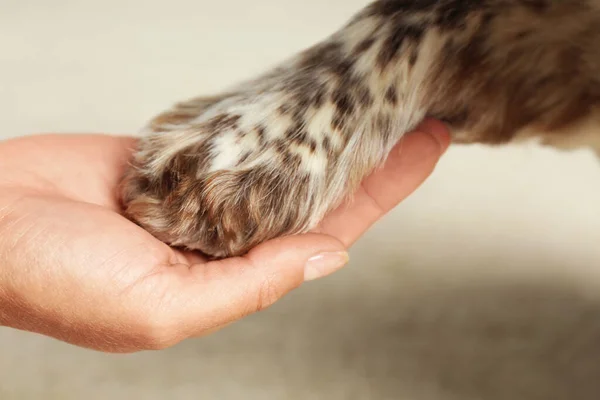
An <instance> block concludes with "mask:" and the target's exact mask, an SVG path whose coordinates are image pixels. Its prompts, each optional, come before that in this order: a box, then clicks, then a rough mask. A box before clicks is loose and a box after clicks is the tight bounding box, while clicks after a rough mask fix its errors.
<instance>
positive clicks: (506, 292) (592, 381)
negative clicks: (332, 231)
mask: <svg viewBox="0 0 600 400" xmlns="http://www.w3.org/2000/svg"><path fill="white" fill-rule="evenodd" d="M365 3H366V1H364V0H327V1H321V0H304V1H295V0H253V1H245V0H220V1H209V0H170V1H163V2H160V1H143V0H103V1H90V0H88V1H74V0H52V1H48V0H1V1H0V49H2V51H0V110H2V112H1V113H0V121H1V123H2V124H1V126H2V132H0V137H3V138H6V137H11V136H17V135H24V134H30V133H35V132H47V131H57V132H64V131H68V132H111V133H131V132H134V131H135V130H136V129H137V128H138V127H140V126H141V125H143V124H144V123H145V122H146V120H147V119H148V118H149V117H151V116H153V115H154V114H155V113H156V112H158V111H161V110H162V109H163V108H164V107H166V106H168V105H170V104H171V103H172V102H174V101H178V100H181V99H184V98H186V97H189V96H194V95H198V94H202V93H211V92H214V91H215V90H218V89H220V88H223V87H226V86H228V85H229V84H231V83H233V82H234V81H236V80H239V79H244V78H246V77H249V76H251V75H252V74H254V73H257V72H261V71H262V70H263V69H264V68H265V67H266V66H269V65H272V64H274V63H275V62H277V61H279V60H281V59H282V58H284V57H286V56H288V55H290V54H291V53H292V52H294V51H296V50H298V49H300V48H302V47H304V46H306V45H309V44H311V43H312V42H314V41H316V40H318V39H320V38H321V37H323V36H324V35H326V34H328V33H329V32H332V31H333V30H334V29H335V28H336V27H337V26H338V25H339V24H341V23H342V22H344V21H345V20H346V19H347V18H348V17H349V16H350V15H351V14H352V13H353V12H354V11H355V10H357V9H358V8H359V7H360V6H362V5H364V4H365ZM352 256H353V261H352V263H351V265H349V267H348V268H347V269H346V270H344V271H342V272H340V273H338V274H337V275H335V276H333V277H331V278H329V279H326V280H323V281H320V282H314V283H311V284H307V285H306V286H305V287H303V288H301V289H299V290H297V291H296V292H295V293H293V294H292V295H290V296H289V297H288V298H286V299H285V300H284V301H282V302H281V303H279V304H277V305H276V306H274V307H273V308H272V309H270V310H268V311H267V312H264V313H262V314H260V315H256V316H253V317H251V318H248V319H247V320H245V321H243V322H241V323H238V324H236V325H234V326H232V327H230V328H228V329H226V330H224V331H223V332H221V333H218V334H216V335H214V336H212V337H209V338H206V339H203V340H190V341H187V342H185V343H182V344H181V345H179V346H177V347H175V348H173V349H170V350H167V351H163V352H156V353H144V354H138V355H132V356H113V355H102V354H97V353H94V352H89V351H85V350H80V349H77V348H74V347H70V346H67V345H64V344H61V343H57V342H55V341H53V340H49V339H46V338H43V337H39V336H36V335H31V334H26V333H21V332H16V331H11V330H8V329H0V399H2V400H29V399H36V400H37V399H44V400H47V399H60V400H71V399H89V400H94V399H102V400H105V399H112V400H120V399H130V398H131V399H134V398H139V399H146V400H150V399H211V400H212V399H244V400H251V399H260V400H264V399H277V400H279V399H315V400H317V399H327V400H353V399H357V400H367V399H377V400H387V399H399V400H455V399H456V400H479V399H483V400H538V399H540V400H571V399H573V400H588V399H589V400H592V399H598V398H600V381H598V377H599V376H600V163H598V161H597V160H596V159H595V158H594V157H593V156H592V155H591V152H586V151H580V152H576V153H563V154H560V153H556V152H553V151H551V150H548V149H539V148H535V147H515V148H506V149H496V150H492V149H485V148H475V147H471V148H455V149H452V150H451V151H450V152H449V153H448V154H447V155H446V156H445V157H444V159H443V161H442V162H441V163H440V165H439V167H438V170H437V172H436V173H435V174H434V176H433V177H432V178H431V179H430V180H429V181H428V182H427V183H426V184H425V185H424V186H423V187H422V188H421V189H420V190H419V191H418V193H416V194H415V195H414V196H412V197H411V198H410V199H408V200H407V201H406V202H405V203H403V204H402V205H401V206H399V207H398V209H397V210H395V211H394V212H393V213H392V214H391V215H390V216H389V217H388V218H386V219H385V220H384V221H382V222H381V223H380V224H378V225H377V226H376V227H375V228H374V229H373V230H372V231H371V232H370V233H369V234H368V235H366V236H365V237H364V238H363V240H362V241H361V242H360V243H358V244H357V245H356V247H355V248H354V249H353V252H352ZM199 295H201V294H200V293H199Z"/></svg>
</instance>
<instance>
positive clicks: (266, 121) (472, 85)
mask: <svg viewBox="0 0 600 400" xmlns="http://www.w3.org/2000/svg"><path fill="white" fill-rule="evenodd" d="M425 117H433V118H437V119H440V120H443V121H445V122H446V123H447V124H448V126H449V127H450V128H451V130H452V133H453V141H454V142H455V143H484V144H490V145H499V144H504V143H508V142H511V141H516V140H521V139H526V138H533V137H537V138H539V139H540V140H541V141H542V142H543V143H546V144H549V145H553V146H557V147H578V146H582V145H588V146H593V147H595V149H596V150H598V151H600V0H570V1H569V0H564V1H560V0H379V1H375V2H373V3H372V4H370V5H369V6H367V7H366V8H365V9H364V10H362V11H361V12H359V13H358V14H357V15H356V16H355V17H354V18H353V19H352V20H351V21H350V22H349V23H348V24H346V25H345V26H343V27H342V28H341V29H340V30H339V31H337V32H336V33H334V34H333V35H332V36H330V37H329V38H327V39H326V40H324V41H322V42H321V43H318V44H316V45H315V46H313V47H311V48H309V49H307V50H305V51H303V52H301V53H300V54H298V55H297V56H295V57H292V58H291V59H289V60H288V61H286V62H284V63H282V64H281V65H280V66H279V67H277V68H275V69H274V70H272V71H270V72H268V73H267V74H265V75H263V76H260V77H258V78H256V79H254V80H251V81H249V82H245V83H242V84H240V85H238V86H236V87H234V88H232V89H231V90H230V91H228V92H227V93H223V94H219V95H216V96H213V97H201V98H197V99H192V100H190V101H187V102H183V103H180V104H178V105H176V106H174V107H173V108H172V109H171V110H169V111H167V112H165V113H163V114H161V115H159V116H158V117H156V118H154V119H153V120H152V121H151V122H150V123H149V125H148V126H147V128H146V130H145V131H146V135H145V136H144V137H143V138H142V139H141V140H140V142H139V148H138V149H137V151H136V152H135V155H134V159H133V160H132V166H131V168H130V169H129V170H128V171H127V172H126V175H125V177H124V179H123V182H122V188H121V197H122V202H123V206H124V210H125V215H126V216H128V217H129V218H130V219H132V220H133V221H135V222H136V223H138V224H139V225H140V226H142V227H143V228H145V229H146V230H147V231H149V232H150V233H152V234H153V235H154V236H155V237H157V238H158V239H160V240H162V241H164V242H166V243H168V244H170V245H173V246H178V247H184V248H187V249H193V250H199V251H201V252H203V253H204V254H206V255H209V256H212V257H228V256H235V255H240V254H243V253H245V252H247V251H248V250H249V249H251V248H252V247H254V246H256V245H258V244H260V243H262V242H264V241H266V240H269V239H272V238H275V237H278V236H283V235H291V234H297V233H302V232H306V231H309V230H310V229H312V228H313V227H315V225H316V224H318V222H319V221H320V220H321V219H322V218H323V217H324V215H325V214H326V213H327V212H328V211H330V210H332V209H333V208H334V207H336V206H338V205H339V204H340V202H341V201H343V200H344V199H345V198H346V196H347V195H349V194H351V193H353V192H354V190H355V189H356V187H357V185H359V184H360V182H361V181H362V180H363V178H364V177H365V176H366V175H368V174H369V173H371V172H372V171H373V170H374V169H375V168H377V167H378V166H379V165H381V164H382V163H383V161H385V159H386V156H387V154H388V153H389V151H390V150H391V149H392V147H393V146H394V145H395V144H396V143H397V142H398V140H399V139H400V138H401V137H402V135H403V134H405V133H406V132H409V131H410V130H411V129H413V128H415V127H416V125H417V124H419V123H420V122H421V121H422V120H423V119H424V118H425Z"/></svg>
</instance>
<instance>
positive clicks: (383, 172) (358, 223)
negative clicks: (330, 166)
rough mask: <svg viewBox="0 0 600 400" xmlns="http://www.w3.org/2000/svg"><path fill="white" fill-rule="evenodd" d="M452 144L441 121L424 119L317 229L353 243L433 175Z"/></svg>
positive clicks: (347, 242) (343, 241)
mask: <svg viewBox="0 0 600 400" xmlns="http://www.w3.org/2000/svg"><path fill="white" fill-rule="evenodd" d="M449 144H450V135H449V133H448V131H447V129H446V128H445V127H444V125H443V124H442V123H440V122H438V121H434V120H428V121H426V122H424V123H423V124H422V125H420V126H419V127H418V129H417V130H416V131H415V132H413V133H410V134H407V135H406V136H405V137H404V138H403V139H402V140H401V141H400V143H399V144H398V145H397V146H396V147H395V148H394V150H392V152H391V153H390V155H389V156H388V159H387V161H386V162H385V164H384V166H383V168H382V169H380V170H378V171H376V172H375V173H373V174H372V175H371V176H369V177H368V178H367V179H366V180H365V181H364V182H363V184H362V186H361V187H360V188H359V190H358V191H357V193H355V195H354V196H353V199H352V200H351V201H350V202H348V203H346V204H344V205H342V206H341V207H340V208H338V209H337V210H335V211H334V212H332V213H331V214H330V215H328V216H327V217H326V219H325V220H323V221H322V223H321V224H320V225H319V230H318V232H321V233H325V234H328V235H331V236H334V237H336V238H338V239H340V240H341V241H342V243H344V245H346V246H350V245H351V244H352V243H353V242H354V241H356V240H357V239H358V238H359V237H360V236H361V235H362V234H363V233H364V232H365V231H366V230H367V229H368V228H369V227H370V226H372V225H373V224H374V223H375V222H376V221H377V220H379V219H380V218H381V217H382V216H383V215H385V214H386V213H387V212H389V211H390V210H391V209H392V208H394V207H395V206H396V205H397V204H398V203H400V202H401V201H402V200H404V199H405V198H406V197H408V196H409V195H410V194H412V193H413V192H414V191H415V190H416V189H417V188H418V187H419V186H420V185H421V184H422V183H423V182H424V181H425V179H427V178H428V177H429V175H431V173H432V172H433V170H434V168H435V166H436V164H437V162H438V160H439V158H440V157H441V155H442V154H443V153H444V151H446V149H447V148H448V146H449Z"/></svg>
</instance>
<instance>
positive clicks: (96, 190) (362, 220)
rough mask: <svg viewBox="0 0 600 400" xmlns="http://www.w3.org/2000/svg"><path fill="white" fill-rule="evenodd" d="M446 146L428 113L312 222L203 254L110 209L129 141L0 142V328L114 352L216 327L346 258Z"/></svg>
mask: <svg viewBox="0 0 600 400" xmlns="http://www.w3.org/2000/svg"><path fill="white" fill-rule="evenodd" d="M449 143H450V137H449V134H448V131H447V130H446V129H445V128H444V126H443V125H442V124H441V123H439V122H437V121H426V122H425V123H423V124H422V125H421V126H420V127H419V128H418V129H417V130H416V131H415V132H413V133H411V134H408V135H407V136H405V137H404V139H403V140H402V141H401V143H400V144H399V145H398V146H397V147H396V148H395V149H394V151H392V153H391V155H390V156H389V158H388V161H387V162H386V164H385V166H384V168H383V169H381V170H379V171H377V172H376V173H374V174H372V175H371V176H370V177H369V178H367V179H366V180H365V181H364V183H363V185H362V187H361V188H360V189H359V191H358V192H357V193H356V194H355V196H354V200H353V201H352V202H351V203H348V204H345V205H343V206H342V207H340V208H339V209H338V210H336V211H334V212H333V213H331V214H330V215H329V216H327V218H326V219H325V220H324V221H323V222H322V223H321V224H320V226H319V227H318V229H317V230H316V231H315V232H313V233H310V234H306V235H299V236H294V237H287V238H281V239H276V240H272V241H270V242H267V243H264V244H263V245H261V246H259V247H257V248H255V249H254V250H252V251H251V252H250V253H249V254H247V255H246V256H244V257H238V258H230V259H226V260H220V261H211V262H207V261H206V260H205V259H203V258H202V257H200V256H199V255H197V254H192V253H185V252H181V251H178V250H174V249H172V248H170V247H168V246H167V245H165V244H163V243H161V242H160V241H158V240H156V239H155V238H154V237H152V236H151V235H149V234H148V233H147V232H145V231H144V230H143V229H141V228H139V227H138V226H136V225H135V224H133V223H131V222H130V221H128V220H127V219H125V218H124V217H122V216H121V215H120V210H119V204H118V201H117V199H116V197H115V194H116V192H117V190H116V187H117V184H118V181H119V178H120V176H121V174H122V172H123V170H124V168H125V166H126V163H127V160H128V159H129V157H130V154H131V149H132V148H133V147H134V146H135V139H133V138H129V137H117V136H108V135H40V136H30V137H24V138H19V139H14V140H8V141H5V142H0V325H4V326H8V327H12V328H16V329H21V330H26V331H31V332H35V333H39V334H42V335H47V336H50V337H53V338H56V339H59V340H62V341H65V342H68V343H71V344H74V345H77V346H82V347H86V348H91V349H95V350H99V351H105V352H118V353H130V352H136V351H142V350H152V349H163V348H167V347H170V346H172V345H175V344H177V343H179V342H181V341H182V340H185V339H187V338H191V337H198V336H204V335H207V334H209V333H213V332H215V331H216V330H218V329H220V328H222V327H224V326H226V325H228V324H230V323H232V322H234V321H237V320H239V319H241V318H243V317H245V316H247V315H249V314H252V313H255V312H258V311H260V310H263V309H265V308H267V307H269V306H270V305H272V304H273V303H275V302H276V301H277V300H279V299H281V298H282V297H283V296H284V295H285V294H287V293H288V292H290V291H291V290H293V289H295V288H297V287H299V286H300V285H302V284H303V283H304V282H306V281H310V280H313V279H317V278H321V277H324V276H327V275H329V274H331V273H332V272H334V271H336V270H338V269H339V268H341V267H342V266H344V265H345V264H346V263H347V261H348V255H347V249H348V248H349V247H350V246H351V245H352V244H353V243H354V242H355V241H356V240H357V239H358V238H359V237H360V236H361V235H362V234H363V233H364V232H365V231H366V230H367V229H368V228H369V227H370V226H372V225H373V224H374V223H375V222H376V221H377V220H379V219H380V218H381V217H383V216H384V215H385V214H386V213H387V212H388V211H390V210H391V209H392V208H393V207H395V206H396V205H397V204H398V203H399V202H401V201H402V200H403V199H404V198H406V197H407V196H409V195H410V194H411V193H412V192H413V191H414V190H415V189H417V188H418V187H419V186H420V185H421V183H422V182H423V181H424V180H425V179H426V178H427V177H428V176H429V175H430V174H431V173H432V172H433V170H434V168H435V165H436V163H437V162H438V160H439V158H440V157H441V155H442V154H443V153H444V151H445V150H446V149H447V147H448V145H449Z"/></svg>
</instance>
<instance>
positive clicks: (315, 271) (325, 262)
mask: <svg viewBox="0 0 600 400" xmlns="http://www.w3.org/2000/svg"><path fill="white" fill-rule="evenodd" d="M349 260H350V257H349V256H348V253H347V252H345V251H339V252H335V253H321V254H319V255H317V256H314V257H312V258H311V259H309V260H308V262H307V263H306V267H305V268H304V280H305V281H313V280H315V279H319V278H323V277H325V276H327V275H330V274H332V273H334V272H335V271H337V270H338V269H340V268H342V267H343V266H344V265H346V264H348V261H349Z"/></svg>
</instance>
